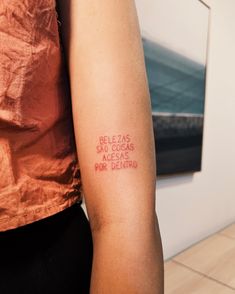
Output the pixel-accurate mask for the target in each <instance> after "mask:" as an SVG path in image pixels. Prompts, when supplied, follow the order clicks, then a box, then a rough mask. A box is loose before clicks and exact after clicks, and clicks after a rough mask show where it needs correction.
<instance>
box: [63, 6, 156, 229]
mask: <svg viewBox="0 0 235 294" xmlns="http://www.w3.org/2000/svg"><path fill="white" fill-rule="evenodd" d="M58 5H59V11H60V13H59V14H60V17H61V27H62V33H63V42H64V45H65V48H66V54H67V62H68V68H69V75H70V86H71V99H72V110H73V122H74V130H75V137H76V145H77V152H78V158H79V164H80V169H81V177H82V184H83V190H84V196H85V201H86V206H87V211H88V216H89V218H90V220H91V224H92V225H93V226H95V225H96V224H97V223H96V222H97V220H99V221H101V222H102V220H103V221H104V222H107V221H112V220H114V221H120V220H126V219H127V218H131V219H132V220H134V221H137V222H138V221H139V220H141V221H144V220H145V219H146V220H148V218H150V217H152V216H153V214H152V212H154V211H155V207H154V204H155V202H154V200H155V198H154V195H155V176H156V166H155V151H154V138H153V129H152V117H151V104H150V97H149V90H148V85H147V78H146V71H145V64H144V55H143V48H142V42H141V36H140V30H139V24H138V18H137V13H136V8H135V3H134V0H125V1H117V0H100V1H91V0H79V1H77V0H58ZM125 162H127V163H125ZM124 201H125V202H124ZM124 208H125V209H128V213H127V211H125V209H124Z"/></svg>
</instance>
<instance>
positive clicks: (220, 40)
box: [156, 0, 235, 259]
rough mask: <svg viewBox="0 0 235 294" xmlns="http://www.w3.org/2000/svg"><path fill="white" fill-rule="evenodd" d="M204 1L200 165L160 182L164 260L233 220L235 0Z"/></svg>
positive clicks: (234, 219) (159, 212) (159, 194)
mask: <svg viewBox="0 0 235 294" xmlns="http://www.w3.org/2000/svg"><path fill="white" fill-rule="evenodd" d="M156 1H157V0H156ZM172 1H174V0H172ZM195 1H196V0H195ZM205 2H206V3H207V4H208V5H209V6H210V7H211V21H210V36H209V56H208V58H209V59H208V69H207V90H206V109H205V126H204V145H203V166H202V172H199V173H195V174H189V175H181V176H173V177H172V176H171V177H166V178H159V179H158V182H157V193H156V195H157V198H156V203H157V212H158V217H159V224H160V230H161V235H162V241H163V248H164V257H165V259H168V258H169V257H172V256H174V255H175V254H177V253H179V252H180V251H182V250H184V249H186V248H187V247H189V246H190V245H192V244H194V243H196V242H198V241H200V240H202V239H203V238H205V237H207V236H209V235H210V234H212V233H214V232H216V231H218V230H220V229H222V228H223V227H225V226H227V225H228V224H230V223H232V222H234V221H235V1H234V0H223V1H222V0H207V1H205ZM198 21H200V20H198Z"/></svg>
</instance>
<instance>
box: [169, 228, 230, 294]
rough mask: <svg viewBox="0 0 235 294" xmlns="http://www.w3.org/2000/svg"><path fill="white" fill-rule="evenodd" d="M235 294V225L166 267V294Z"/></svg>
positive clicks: (181, 255)
mask: <svg viewBox="0 0 235 294" xmlns="http://www.w3.org/2000/svg"><path fill="white" fill-rule="evenodd" d="M232 293H234V294H235V224H233V225H231V226H229V227H227V228H225V229H224V230H222V231H220V232H218V233H217V234H215V235H213V236H211V237H209V238H207V239H206V240H203V241H202V242H200V243H198V244H196V245H194V246H193V247H191V248H189V249H187V250H186V251H184V252H182V253H180V254H179V255H177V256H175V257H174V258H172V259H171V260H169V261H167V262H166V263H165V294H232Z"/></svg>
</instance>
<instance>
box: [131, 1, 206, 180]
mask: <svg viewBox="0 0 235 294" xmlns="http://www.w3.org/2000/svg"><path fill="white" fill-rule="evenodd" d="M136 7H137V12H138V17H139V22H140V28H141V35H142V41H143V47H144V54H145V64H146V70H147V76H148V83H149V89H150V96H151V104H152V118H153V126H154V135H155V144H156V153H157V173H158V174H159V175H165V174H174V173H180V172H193V171H200V170H201V161H202V145H203V122H204V105H205V86H206V82H205V81H206V61H207V46H208V29H209V16H210V9H209V7H208V6H206V5H205V4H204V3H203V2H202V1H199V0H177V1H176V0H147V1H146V0H136Z"/></svg>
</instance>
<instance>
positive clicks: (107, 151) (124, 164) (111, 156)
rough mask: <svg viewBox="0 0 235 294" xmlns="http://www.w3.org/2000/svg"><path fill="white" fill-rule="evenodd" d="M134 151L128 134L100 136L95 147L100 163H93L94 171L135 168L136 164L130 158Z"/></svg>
mask: <svg viewBox="0 0 235 294" xmlns="http://www.w3.org/2000/svg"><path fill="white" fill-rule="evenodd" d="M134 150H135V146H134V143H133V142H132V141H131V136H130V135H129V134H126V135H121V134H118V135H113V136H100V137H99V139H98V144H97V146H96V153H97V154H99V155H100V161H99V162H96V163H95V166H94V167H95V171H97V172H98V171H99V172H100V171H107V170H118V169H127V168H137V166H138V164H137V162H136V161H135V160H132V158H131V155H132V153H133V151H134Z"/></svg>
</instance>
